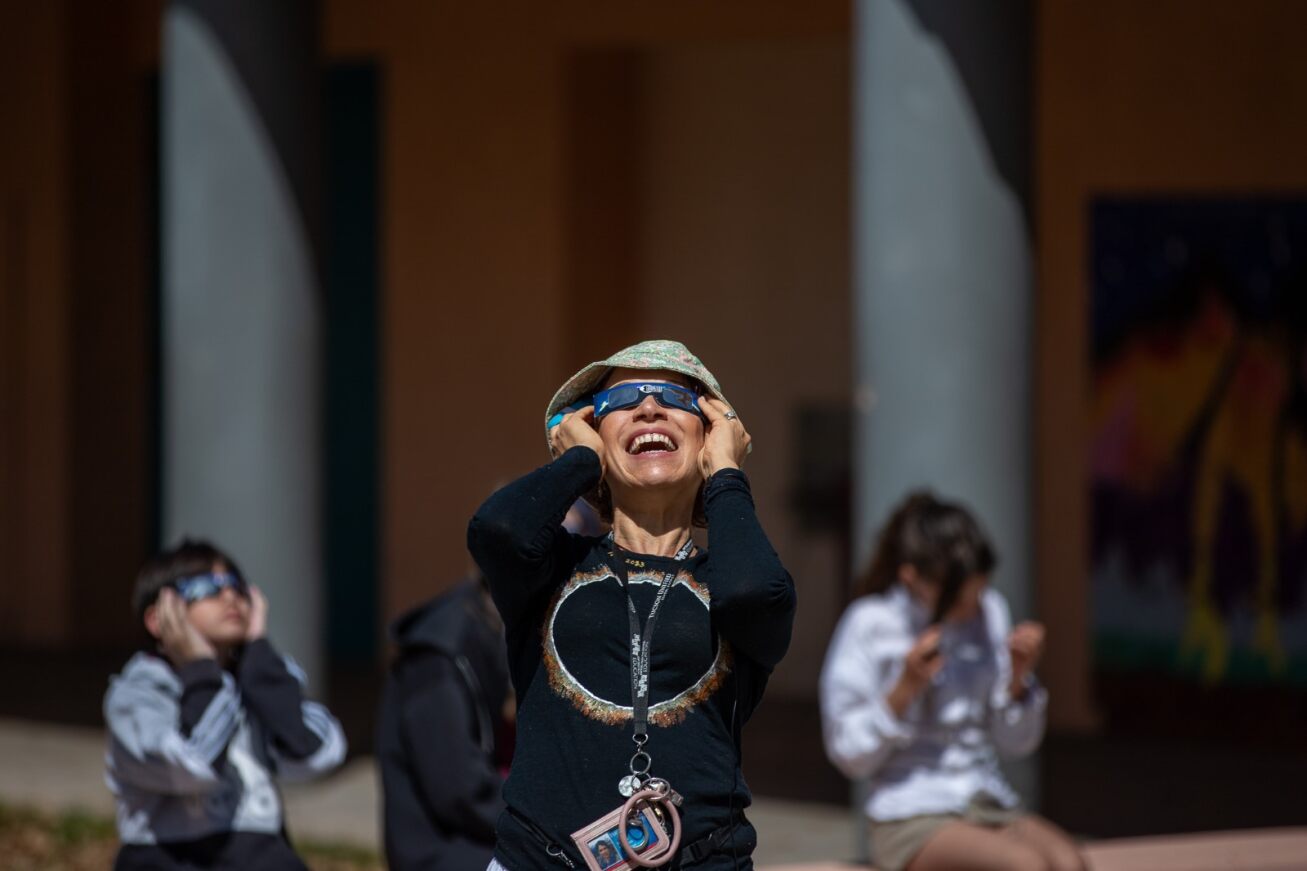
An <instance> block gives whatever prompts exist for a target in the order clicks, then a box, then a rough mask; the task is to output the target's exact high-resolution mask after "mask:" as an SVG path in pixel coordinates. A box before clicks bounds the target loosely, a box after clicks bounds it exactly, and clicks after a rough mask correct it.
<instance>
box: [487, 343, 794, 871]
mask: <svg viewBox="0 0 1307 871" xmlns="http://www.w3.org/2000/svg"><path fill="white" fill-rule="evenodd" d="M545 421H546V434H547V438H548V445H549V449H550V452H551V455H552V456H553V458H554V459H553V461H552V462H551V463H549V464H548V465H546V466H543V467H541V468H539V469H537V470H536V471H534V472H532V473H530V474H529V475H526V476H525V477H523V478H520V479H519V480H517V481H515V482H513V483H512V484H510V485H508V486H507V487H505V488H503V489H502V490H500V491H499V492H497V493H495V494H494V495H493V496H491V497H490V498H489V499H488V500H487V501H486V503H485V504H484V505H482V506H481V508H480V510H478V511H477V513H476V515H475V516H474V517H473V518H472V521H471V524H470V525H469V527H468V546H469V549H470V550H471V552H472V555H473V557H475V559H476V561H477V563H478V564H479V565H480V567H481V569H482V571H483V572H484V573H485V575H486V577H487V578H488V580H489V582H490V586H491V591H492V593H493V594H494V598H495V603H496V605H497V606H498V607H499V610H500V612H501V614H502V615H503V618H504V624H505V630H506V635H507V640H508V653H509V666H510V671H511V673H512V678H513V684H514V687H515V689H516V691H517V699H518V731H517V748H516V751H515V754H514V761H513V768H512V771H511V772H510V774H509V777H508V781H507V783H506V784H505V786H504V799H505V801H506V803H507V806H508V809H507V811H505V813H504V814H503V816H501V817H500V820H499V825H498V828H497V835H498V842H497V845H496V849H495V859H494V861H492V863H491V866H490V867H491V868H492V869H500V868H506V869H508V871H527V869H534V868H539V869H553V868H557V867H559V866H560V865H561V866H563V867H570V868H576V869H580V868H589V869H591V871H621V869H625V868H631V867H662V866H668V867H683V868H689V867H694V868H697V869H725V868H751V867H752V861H751V859H750V856H751V854H752V851H753V848H754V846H755V844H756V842H757V836H756V833H755V831H754V829H753V827H752V826H751V825H750V824H749V822H748V821H747V820H746V819H745V818H744V814H743V810H744V808H745V807H747V806H748V805H749V802H750V795H749V790H748V787H747V786H746V785H745V783H744V778H743V776H742V775H741V773H740V769H739V755H738V746H739V735H740V729H741V727H742V726H743V724H744V723H745V722H747V720H748V719H749V717H750V715H751V714H752V713H753V711H754V710H755V709H756V708H757V706H758V703H759V701H760V699H761V698H762V693H763V690H764V688H765V687H766V684H767V678H768V676H769V675H770V674H771V671H772V669H773V668H775V666H776V664H777V663H778V662H780V660H781V658H782V656H784V654H785V651H786V649H787V647H788V646H789V641H790V632H791V627H792V623H793V618H794V607H795V593H794V583H793V581H792V580H791V578H790V576H789V573H788V572H787V571H786V570H785V567H784V566H782V565H781V563H780V560H779V558H778V557H777V556H776V553H775V552H774V551H773V550H772V547H771V545H770V543H769V542H768V540H767V536H766V534H765V533H764V532H763V530H762V527H761V526H760V525H759V523H758V518H757V515H756V514H755V512H754V506H753V499H752V496H751V494H750V490H749V481H748V478H746V477H745V475H744V473H743V472H742V471H740V465H741V464H742V463H743V461H744V458H745V456H746V454H747V453H748V452H749V444H750V438H749V434H748V433H747V432H746V431H745V429H744V426H743V424H742V423H741V422H740V419H739V417H738V416H737V415H736V413H735V412H734V410H733V409H732V408H731V406H730V404H729V403H728V402H727V401H726V398H725V396H724V395H723V393H722V390H721V386H720V385H719V384H718V383H717V379H715V378H714V377H713V375H712V373H711V372H709V371H708V369H707V368H706V367H705V366H704V365H703V363H702V362H700V360H699V359H698V358H697V357H695V356H694V355H693V354H691V353H690V351H689V350H688V349H687V348H686V347H685V346H684V345H682V344H680V343H679V342H671V341H649V342H642V343H640V344H638V345H634V346H632V347H630V348H626V349H625V350H622V351H619V352H618V353H616V354H614V355H613V356H612V357H609V358H608V359H606V360H601V361H597V362H594V363H591V364H590V365H588V366H586V367H585V368H583V369H581V371H579V372H577V373H576V374H575V375H573V376H572V377H571V378H570V379H568V381H567V382H566V383H565V384H563V386H562V388H560V389H559V391H558V392H557V393H556V394H555V395H554V398H553V399H552V400H551V401H550V403H549V406H548V408H547V409H546V412H545ZM578 497H584V498H586V500H587V501H589V502H590V503H591V504H592V505H594V506H595V508H596V509H597V510H598V511H599V512H600V514H601V515H602V516H603V518H604V519H605V520H606V521H608V522H609V523H610V524H611V526H612V531H611V532H610V533H608V534H607V535H604V536H597V537H583V536H577V535H572V534H570V533H568V532H566V531H565V530H564V529H563V528H562V527H561V526H560V522H561V521H562V519H563V516H564V515H565V514H566V512H567V510H568V507H569V506H570V505H571V504H572V502H573V501H574V500H575V499H577V498H578ZM695 526H701V527H707V530H708V537H709V540H710V543H711V550H708V549H704V548H700V547H698V546H696V544H695V542H694V540H693V538H692V537H691V533H692V531H693V528H694V527H695ZM603 842H611V843H616V844H618V845H619V846H620V847H621V848H622V856H621V861H620V862H618V863H616V864H611V865H605V866H604V867H603V868H602V869H601V868H600V867H599V866H598V863H597V860H596V858H595V854H596V849H597V846H598V845H599V844H601V843H603Z"/></svg>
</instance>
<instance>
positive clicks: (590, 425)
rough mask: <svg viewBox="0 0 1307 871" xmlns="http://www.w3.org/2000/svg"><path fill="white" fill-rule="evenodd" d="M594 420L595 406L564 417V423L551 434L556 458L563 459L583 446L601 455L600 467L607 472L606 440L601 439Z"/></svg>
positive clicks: (550, 441)
mask: <svg viewBox="0 0 1307 871" xmlns="http://www.w3.org/2000/svg"><path fill="white" fill-rule="evenodd" d="M594 419H595V408H594V406H593V405H587V406H586V407H585V408H582V409H579V410H577V411H574V412H572V413H571V414H565V415H563V419H562V421H561V422H560V423H559V424H558V426H556V427H554V428H553V429H552V430H551V431H550V433H549V444H550V447H552V448H553V451H554V456H555V457H561V456H562V455H563V454H565V453H567V452H568V451H569V450H571V449H572V448H574V447H576V446H578V445H583V446H585V447H587V448H590V449H591V450H593V451H594V452H595V453H596V454H598V455H599V466H600V468H601V469H603V470H604V471H607V470H608V461H607V458H605V457H604V440H603V439H601V438H600V437H599V430H598V429H597V428H596V427H595V422H594Z"/></svg>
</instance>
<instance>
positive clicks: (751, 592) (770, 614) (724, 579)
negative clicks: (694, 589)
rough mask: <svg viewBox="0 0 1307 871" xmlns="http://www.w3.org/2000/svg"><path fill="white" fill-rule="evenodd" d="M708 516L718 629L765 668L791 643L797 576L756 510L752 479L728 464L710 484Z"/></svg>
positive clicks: (709, 566) (709, 570) (708, 569)
mask: <svg viewBox="0 0 1307 871" xmlns="http://www.w3.org/2000/svg"><path fill="white" fill-rule="evenodd" d="M704 512H705V513H706V514H707V516H708V536H709V539H708V545H709V546H708V559H707V563H706V572H707V575H708V588H709V589H710V590H711V591H712V613H713V619H714V620H715V622H716V624H717V627H718V631H720V632H721V634H722V636H723V637H724V638H726V639H727V640H728V641H730V642H731V644H732V645H733V646H734V647H735V648H736V649H737V650H739V651H740V652H742V653H744V654H745V655H747V656H748V657H749V658H750V659H752V660H754V661H755V662H757V663H758V664H760V665H762V666H763V667H764V668H767V669H772V668H775V667H776V665H777V663H779V662H780V661H781V658H782V657H784V656H785V651H786V650H788V649H789V646H790V634H791V631H792V629H793V626H794V610H795V592H794V580H793V579H792V578H791V577H790V573H789V572H787V571H786V570H785V566H783V565H781V560H780V557H778V556H777V555H776V551H775V550H773V549H772V546H771V542H770V541H768V540H767V534H766V533H765V532H763V530H762V525H761V524H760V523H759V522H758V515H757V513H756V512H755V510H754V506H753V496H752V494H751V492H750V490H749V479H748V478H747V477H745V475H744V473H743V472H741V471H739V470H738V469H723V470H721V471H719V472H717V473H716V474H715V475H713V476H712V477H711V478H709V479H708V483H707V485H706V486H705V487H704Z"/></svg>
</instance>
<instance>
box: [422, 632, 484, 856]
mask: <svg viewBox="0 0 1307 871" xmlns="http://www.w3.org/2000/svg"><path fill="white" fill-rule="evenodd" d="M398 681H399V684H398V688H399V693H398V698H399V700H400V703H399V705H400V710H399V720H398V722H399V732H400V736H401V740H402V741H403V743H404V746H405V748H406V756H407V759H408V761H409V764H410V765H411V771H412V775H413V780H414V782H415V783H416V785H417V789H418V792H419V793H420V794H421V797H422V801H423V803H424V804H425V805H426V808H427V811H428V812H429V813H430V815H431V817H432V818H433V819H435V820H436V821H437V822H438V823H439V824H440V827H441V828H442V829H443V830H445V831H453V832H458V833H460V834H462V835H465V836H467V837H469V838H472V839H474V840H476V841H480V842H482V843H493V842H494V840H495V822H496V821H497V820H498V819H499V814H500V812H502V811H503V809H504V801H503V799H502V797H501V791H502V786H503V782H502V780H501V779H500V777H499V772H498V771H497V770H496V769H495V766H494V760H493V759H492V758H491V757H490V756H489V755H488V754H486V753H485V751H484V750H483V749H482V748H481V747H480V745H479V743H478V741H477V738H476V737H475V736H476V735H477V728H478V727H477V711H476V709H475V707H474V705H475V704H477V702H474V701H473V699H472V696H471V691H470V689H469V688H468V687H467V686H466V685H465V684H464V683H463V682H462V679H461V678H460V677H459V675H458V673H457V665H455V663H454V662H453V660H451V659H450V658H449V657H447V656H443V655H440V654H436V653H434V652H431V653H428V654H425V655H421V656H415V657H413V658H411V659H410V660H408V661H407V662H405V663H404V664H403V665H402V666H401V668H400V669H399V672H398ZM496 713H497V712H494V711H491V712H490V714H491V717H492V720H493V718H494V717H495V715H496Z"/></svg>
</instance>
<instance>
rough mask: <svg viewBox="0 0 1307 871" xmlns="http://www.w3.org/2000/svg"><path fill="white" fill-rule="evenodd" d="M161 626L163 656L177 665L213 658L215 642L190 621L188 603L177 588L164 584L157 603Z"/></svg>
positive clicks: (159, 624) (179, 666)
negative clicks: (208, 638) (178, 593)
mask: <svg viewBox="0 0 1307 871" xmlns="http://www.w3.org/2000/svg"><path fill="white" fill-rule="evenodd" d="M155 611H156V614H157V619H158V626H159V645H160V646H161V647H162V648H163V653H164V656H166V657H168V659H169V660H170V661H171V662H172V664H173V665H174V666H176V667H178V668H181V667H182V666H184V665H186V664H187V663H190V662H195V661H196V660H198V659H214V658H215V657H216V656H217V652H216V651H215V650H214V648H213V645H212V644H210V643H209V641H208V640H207V639H206V638H205V637H204V636H203V635H201V634H200V631H199V630H198V629H196V628H195V627H194V626H193V625H191V621H190V620H189V619H188V618H187V616H186V603H185V602H183V601H182V598H181V596H179V595H177V591H176V590H173V589H171V588H165V589H164V590H162V591H161V592H160V593H159V601H158V603H157V604H156V605H155Z"/></svg>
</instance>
